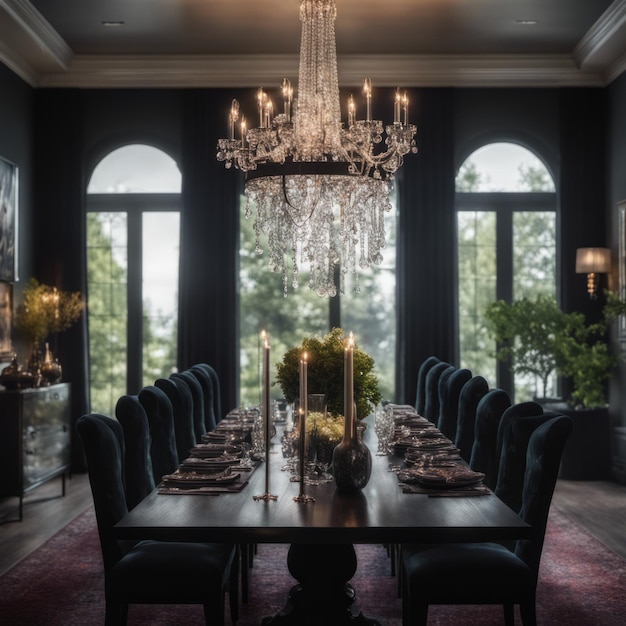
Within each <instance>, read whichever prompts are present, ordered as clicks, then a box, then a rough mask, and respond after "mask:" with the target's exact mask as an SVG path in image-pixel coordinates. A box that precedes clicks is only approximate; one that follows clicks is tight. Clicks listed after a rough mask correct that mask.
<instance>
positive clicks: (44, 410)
mask: <svg viewBox="0 0 626 626" xmlns="http://www.w3.org/2000/svg"><path fill="white" fill-rule="evenodd" d="M69 468H70V385H69V383H60V384H58V385H51V386H50V387H40V388H37V389H23V390H19V391H17V390H16V391H13V390H3V391H0V496H5V497H6V496H15V497H18V498H19V499H20V501H19V518H20V520H21V519H22V502H23V498H24V494H25V493H27V492H28V491H30V490H31V489H35V487H38V486H39V485H41V484H42V483H44V482H46V481H47V480H50V479H51V478H55V477H57V476H61V477H62V494H63V495H65V477H66V474H67V473H68V472H69Z"/></svg>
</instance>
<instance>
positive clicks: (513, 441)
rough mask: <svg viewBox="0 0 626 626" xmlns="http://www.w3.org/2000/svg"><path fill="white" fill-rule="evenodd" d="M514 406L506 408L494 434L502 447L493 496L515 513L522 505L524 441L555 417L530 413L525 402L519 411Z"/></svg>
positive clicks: (528, 406)
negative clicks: (498, 427) (496, 434)
mask: <svg viewBox="0 0 626 626" xmlns="http://www.w3.org/2000/svg"><path fill="white" fill-rule="evenodd" d="M533 404H534V403H533ZM514 407H515V405H514V406H513V407H511V408H510V410H509V413H508V414H506V415H505V416H503V419H502V420H501V423H500V429H499V433H498V435H499V437H501V439H502V447H501V448H500V459H499V463H498V479H497V481H496V486H495V489H494V493H495V494H496V495H497V496H498V498H500V500H502V501H503V502H504V503H505V504H506V505H507V506H508V507H509V508H511V509H513V510H514V511H519V509H520V507H521V505H522V491H523V486H524V474H525V471H526V453H527V450H528V442H529V441H530V438H531V436H532V434H533V432H534V431H535V430H536V429H537V428H538V427H539V426H541V425H542V424H544V423H545V422H547V421H548V420H550V419H552V418H553V417H555V416H556V415H557V414H556V413H544V412H543V411H539V412H536V413H533V412H530V411H532V407H531V405H530V404H529V403H525V406H524V407H522V409H521V410H514ZM526 411H529V413H526ZM505 418H506V421H505Z"/></svg>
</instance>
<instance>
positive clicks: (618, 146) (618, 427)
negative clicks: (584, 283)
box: [606, 73, 626, 483]
mask: <svg viewBox="0 0 626 626" xmlns="http://www.w3.org/2000/svg"><path fill="white" fill-rule="evenodd" d="M607 94H608V115H607V120H608V122H607V162H608V168H607V178H608V181H607V188H608V192H607V202H606V210H607V213H608V216H609V217H608V219H607V222H608V224H609V229H610V230H609V233H607V241H609V242H610V244H611V248H612V250H613V260H614V262H615V263H614V266H613V272H612V276H611V279H612V284H613V288H614V289H617V288H618V284H619V271H620V268H619V265H618V263H617V261H618V250H619V239H620V235H621V236H624V234H623V233H621V234H620V232H619V214H618V209H617V205H618V203H620V202H626V73H624V74H622V75H621V76H620V77H619V78H618V79H617V80H615V81H614V82H613V83H612V84H611V85H610V86H609V88H608V89H607ZM623 263H624V260H623V259H622V264H623ZM621 270H622V272H625V273H626V268H625V267H622V268H621ZM618 339H619V337H618V336H617V329H616V343H617V344H618V345H617V347H618V349H620V348H621V349H622V350H624V348H625V347H626V344H624V343H621V346H620V345H619V343H620V342H619V341H618ZM622 340H626V337H623V338H622ZM609 411H610V419H611V424H612V425H613V433H612V434H613V437H612V467H613V474H614V476H615V477H616V478H617V479H618V480H620V482H623V483H626V364H623V365H622V366H621V367H620V368H619V371H618V372H617V373H616V375H615V376H614V377H613V379H612V380H611V395H610V409H609Z"/></svg>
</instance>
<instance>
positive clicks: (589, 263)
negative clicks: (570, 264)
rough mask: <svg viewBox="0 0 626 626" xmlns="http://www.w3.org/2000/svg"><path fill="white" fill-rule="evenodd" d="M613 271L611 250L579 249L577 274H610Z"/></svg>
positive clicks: (577, 253)
mask: <svg viewBox="0 0 626 626" xmlns="http://www.w3.org/2000/svg"><path fill="white" fill-rule="evenodd" d="M610 271H611V250H610V249H609V248H578V249H577V250H576V273H577V274H592V273H593V274H608V273H610Z"/></svg>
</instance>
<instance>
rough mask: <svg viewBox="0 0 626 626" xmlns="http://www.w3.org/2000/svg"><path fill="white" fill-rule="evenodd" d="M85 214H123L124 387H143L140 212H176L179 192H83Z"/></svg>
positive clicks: (180, 199) (179, 203) (141, 232)
mask: <svg viewBox="0 0 626 626" xmlns="http://www.w3.org/2000/svg"><path fill="white" fill-rule="evenodd" d="M85 210H86V212H87V213H126V215H127V236H128V240H127V253H128V267H127V272H128V274H127V280H126V295H127V307H128V311H127V315H128V318H127V319H128V323H127V327H126V340H127V348H126V389H127V392H129V393H135V391H133V390H137V391H138V390H139V389H141V388H142V387H143V298H142V277H143V245H142V236H143V223H142V220H143V215H144V213H157V212H158V213H161V212H169V213H179V214H180V215H182V194H180V193H136V192H133V193H117V192H112V193H87V200H86V203H85Z"/></svg>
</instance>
